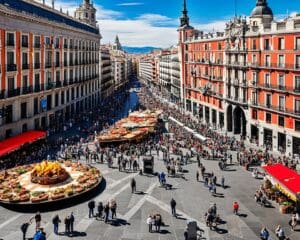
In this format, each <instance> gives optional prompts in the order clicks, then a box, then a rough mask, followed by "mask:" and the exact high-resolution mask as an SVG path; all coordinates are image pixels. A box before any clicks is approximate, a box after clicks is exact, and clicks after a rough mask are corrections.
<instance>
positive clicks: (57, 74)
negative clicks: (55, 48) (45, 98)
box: [55, 71, 60, 82]
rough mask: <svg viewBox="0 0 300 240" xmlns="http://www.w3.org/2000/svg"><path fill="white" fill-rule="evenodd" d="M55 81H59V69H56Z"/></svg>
mask: <svg viewBox="0 0 300 240" xmlns="http://www.w3.org/2000/svg"><path fill="white" fill-rule="evenodd" d="M55 77H56V82H60V71H56V76H55Z"/></svg>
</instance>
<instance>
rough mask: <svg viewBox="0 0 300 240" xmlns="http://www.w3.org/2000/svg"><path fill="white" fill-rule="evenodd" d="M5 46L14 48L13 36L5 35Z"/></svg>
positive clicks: (10, 34)
mask: <svg viewBox="0 0 300 240" xmlns="http://www.w3.org/2000/svg"><path fill="white" fill-rule="evenodd" d="M6 36H7V42H6V43H7V46H15V34H14V33H7V35H6Z"/></svg>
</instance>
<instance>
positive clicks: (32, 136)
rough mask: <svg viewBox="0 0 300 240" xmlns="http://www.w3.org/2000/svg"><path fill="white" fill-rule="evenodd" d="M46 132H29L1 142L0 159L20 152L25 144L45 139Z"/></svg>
mask: <svg viewBox="0 0 300 240" xmlns="http://www.w3.org/2000/svg"><path fill="white" fill-rule="evenodd" d="M45 137H46V132H43V131H28V132H25V133H22V134H20V135H17V136H14V137H11V138H8V139H5V140H3V141H2V142H0V158H1V157H3V156H5V155H7V154H10V153H12V152H14V151H17V150H19V149H20V148H22V147H23V146H24V145H25V144H30V143H33V142H35V141H37V140H39V139H42V138H45Z"/></svg>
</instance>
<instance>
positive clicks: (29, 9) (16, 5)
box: [0, 0, 99, 34]
mask: <svg viewBox="0 0 300 240" xmlns="http://www.w3.org/2000/svg"><path fill="white" fill-rule="evenodd" d="M1 5H3V6H5V7H7V8H9V9H11V10H13V11H16V12H20V13H27V14H31V15H33V16H35V17H39V18H44V19H47V20H49V21H52V22H56V23H59V24H65V25H68V26H70V27H73V28H77V29H80V30H83V31H87V32H90V33H94V34H99V29H98V28H94V27H91V26H89V25H87V24H84V23H81V22H79V21H77V20H75V19H72V18H71V17H69V16H64V15H63V14H62V13H59V12H56V10H53V9H46V7H44V6H38V5H41V4H36V3H31V2H27V1H24V0H18V1H16V0H0V6H1Z"/></svg>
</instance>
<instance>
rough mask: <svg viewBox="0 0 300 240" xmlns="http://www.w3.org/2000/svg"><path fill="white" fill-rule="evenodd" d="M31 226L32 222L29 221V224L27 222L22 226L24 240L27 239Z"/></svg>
mask: <svg viewBox="0 0 300 240" xmlns="http://www.w3.org/2000/svg"><path fill="white" fill-rule="evenodd" d="M30 224H31V220H29V222H25V223H23V224H22V225H21V231H22V233H23V240H25V239H26V233H27V230H28V227H29V225H30Z"/></svg>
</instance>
